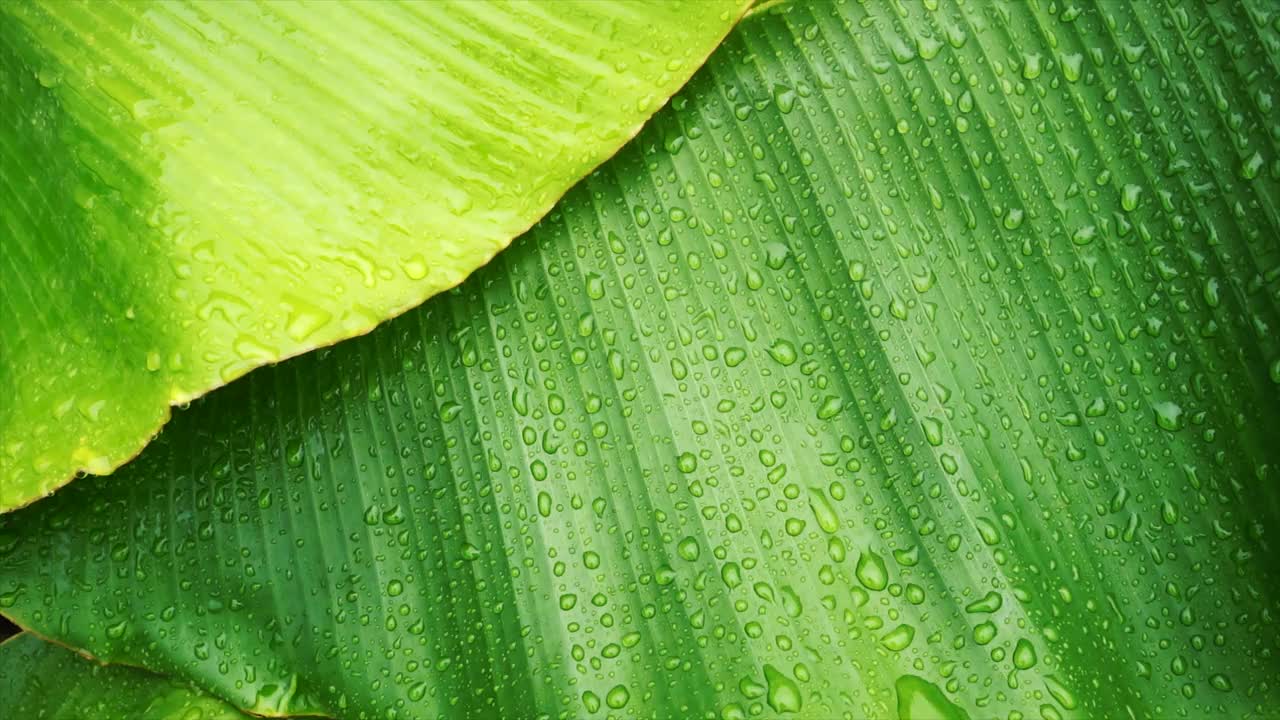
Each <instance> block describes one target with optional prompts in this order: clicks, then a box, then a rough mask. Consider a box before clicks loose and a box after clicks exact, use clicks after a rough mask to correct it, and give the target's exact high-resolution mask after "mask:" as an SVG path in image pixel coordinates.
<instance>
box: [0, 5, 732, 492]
mask: <svg viewBox="0 0 1280 720" xmlns="http://www.w3.org/2000/svg"><path fill="white" fill-rule="evenodd" d="M746 3H747V0H708V1H704V2H697V3H680V2H671V1H669V0H658V1H655V2H641V3H634V2H596V1H594V0H569V1H561V2H556V3H524V2H495V3H488V2H485V3H478V2H465V1H463V0H450V1H447V2H430V3H340V2H304V3H266V2H202V1H199V0H195V1H193V2H175V3H161V2H119V1H117V0H101V1H99V2H71V1H67V2H43V3H33V2H26V1H25V0H16V1H15V2H8V3H5V4H4V5H3V7H0V104H3V105H4V107H5V108H6V110H5V113H4V116H3V119H0V183H3V185H4V187H5V188H6V194H5V198H6V199H5V202H4V206H3V208H0V237H3V251H4V252H3V255H4V259H3V261H2V262H0V308H2V309H3V313H4V321H3V323H0V343H2V345H3V347H4V353H3V354H2V355H0V379H2V381H3V387H4V388H5V390H6V393H7V394H8V397H7V398H6V401H5V402H4V403H3V404H0V512H3V511H5V510H9V509H12V508H14V507H18V506H21V505H24V504H26V503H29V502H31V501H32V500H35V499H37V498H39V497H41V496H44V495H47V494H48V493H50V492H52V491H53V490H55V489H56V488H58V487H60V486H62V485H63V484H65V483H66V482H68V481H69V480H70V479H71V478H72V476H73V475H74V474H75V473H76V472H78V471H82V472H88V473H94V474H105V473H108V472H110V471H111V470H112V469H114V468H115V467H117V466H119V465H120V464H122V463H123V462H124V461H126V460H128V459H129V458H131V457H132V456H134V455H135V454H137V452H138V451H139V450H140V449H141V448H142V447H143V445H145V444H146V442H147V440H148V439H150V437H151V436H152V435H153V434H155V432H156V431H157V430H158V429H159V427H160V426H161V425H162V424H163V423H164V422H165V420H166V419H167V418H168V416H169V406H170V405H176V404H181V403H185V402H187V401H190V400H191V399H192V398H194V397H196V396H199V395H200V394H202V393H204V392H207V391H208V390H210V389H211V388H214V387H217V386H219V385H221V384H223V383H226V382H229V381H231V380H233V379H235V378H236V377H239V376H240V375H243V374H244V373H245V372H247V371H249V370H251V369H253V368H255V367H258V366H260V365H264V364H267V363H271V362H275V361H277V360H280V359H282V358H286V357H290V356H293V355H297V354H299V353H302V352H305V351H306V350H308V349H311V348H314V347H317V346H321V345H328V344H331V343H333V342H336V341H338V340H341V339H343V338H347V337H351V336H352V335H358V334H362V333H364V332H367V331H368V330H369V329H370V328H371V327H373V326H374V325H375V324H376V323H378V322H380V321H381V320H383V319H385V318H387V317H389V316H391V315H395V314H399V313H400V312H403V311H404V310H406V309H408V308H410V307H413V306H414V305H417V304H418V303H420V302H421V301H422V300H423V299H425V298H427V297H429V296H431V295H434V294H436V293H438V292H440V291H441V290H444V289H447V288H450V287H453V286H454V285H457V284H458V283H459V282H461V281H462V279H463V278H465V277H466V276H467V275H468V274H469V273H470V272H471V271H473V270H474V269H475V268H477V267H479V266H480V265H482V264H483V263H485V262H486V261H488V259H489V258H490V257H492V256H493V254H494V253H495V252H497V251H498V250H500V249H502V248H503V247H505V246H506V245H507V243H509V242H510V241H511V239H512V238H514V237H516V236H518V235H519V234H521V233H523V232H524V231H525V230H527V229H528V228H529V226H530V225H532V224H533V223H534V222H535V221H536V220H537V219H538V218H539V217H541V216H542V215H543V214H544V213H546V212H547V211H548V210H549V209H550V208H551V207H552V205H553V204H554V203H555V201H556V200H558V199H559V198H560V196H561V195H562V194H563V193H564V192H565V191H566V190H568V189H569V187H571V186H572V185H573V184H574V183H575V182H577V181H578V180H579V179H581V178H582V177H583V176H584V175H585V174H586V173H587V172H588V171H590V170H591V169H592V168H594V167H595V166H596V165H598V164H599V163H600V162H602V161H603V160H605V159H606V158H608V157H609V156H610V155H612V154H613V153H614V152H615V151H617V149H618V148H619V147H621V146H622V145H623V143H624V142H626V141H627V140H628V139H630V138H631V137H632V136H633V135H634V134H635V133H636V131H637V130H639V128H640V125H641V124H642V123H643V121H644V120H645V119H647V118H648V117H649V116H650V115H651V114H652V113H653V112H654V111H655V110H657V109H658V107H660V106H661V105H662V104H663V103H664V102H665V101H666V99H667V98H668V97H670V96H671V94H672V93H674V92H675V91H676V89H677V88H679V87H680V86H681V85H682V84H684V82H685V81H686V80H687V79H688V78H689V76H690V75H691V74H692V73H693V71H694V70H695V69H696V68H697V67H698V65H700V64H701V63H702V62H703V61H704V60H705V59H706V57H707V56H708V55H709V54H710V53H711V51H712V49H713V48H714V47H715V46H716V45H717V44H718V43H719V42H720V40H721V39H722V38H723V37H724V34H725V33H726V32H728V30H729V28H730V27H732V25H733V23H734V22H735V21H736V20H737V19H738V17H739V15H740V14H741V13H742V12H743V10H744V9H745V5H746Z"/></svg>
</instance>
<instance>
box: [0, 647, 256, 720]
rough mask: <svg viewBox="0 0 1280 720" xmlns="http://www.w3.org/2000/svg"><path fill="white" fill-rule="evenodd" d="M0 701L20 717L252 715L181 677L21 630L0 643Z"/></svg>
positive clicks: (219, 718)
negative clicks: (91, 656)
mask: <svg viewBox="0 0 1280 720" xmlns="http://www.w3.org/2000/svg"><path fill="white" fill-rule="evenodd" d="M0 667H3V668H4V669H5V672H4V673H3V674H0V707H2V708H4V713H5V717H12V718H23V719H24V720H83V719H85V718H92V720H249V718H251V717H252V716H250V715H245V714H244V713H241V712H239V711H238V710H236V709H235V708H233V707H231V706H230V705H228V704H226V703H224V702H222V701H221V700H217V699H215V698H211V697H209V696H208V695H205V694H203V693H201V692H199V691H196V690H193V689H191V688H190V687H188V686H186V685H183V684H182V683H179V682H176V681H174V680H170V679H168V678H164V677H161V676H159V675H155V674H153V673H149V672H147V671H145V670H139V669H137V668H131V667H123V666H102V665H97V664H95V663H93V662H91V661H89V660H86V659H85V658H82V657H80V656H78V655H76V654H75V653H74V652H72V651H70V650H68V649H66V648H64V647H60V646H58V645H54V644H53V643H49V642H45V641H44V640H41V639H40V638H38V637H36V636H35V635H32V634H30V633H22V634H20V635H16V636H14V637H12V638H9V639H8V640H6V641H4V642H3V643H0Z"/></svg>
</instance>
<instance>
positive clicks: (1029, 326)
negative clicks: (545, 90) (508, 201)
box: [0, 2, 1280, 720]
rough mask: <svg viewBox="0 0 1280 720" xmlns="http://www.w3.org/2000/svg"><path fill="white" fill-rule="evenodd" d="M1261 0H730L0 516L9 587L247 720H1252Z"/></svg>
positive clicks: (1260, 468)
mask: <svg viewBox="0 0 1280 720" xmlns="http://www.w3.org/2000/svg"><path fill="white" fill-rule="evenodd" d="M1277 17H1278V16H1277V15H1275V11H1274V9H1271V8H1269V6H1266V5H1265V4H1261V3H1255V4H1251V5H1239V4H1226V3H1223V4H1218V5H1213V6H1208V7H1202V6H1200V5H1199V4H1183V5H1171V6H1165V5H1156V4H1150V3H1134V4H1121V3H1110V2H1109V3H1099V4H1096V5H1095V4H1093V3H1083V4H1066V5H1059V4H1043V3H1042V4H1036V5H1033V4H1026V5H1008V6H1003V5H1000V6H997V5H989V4H982V3H978V4H975V3H969V4H966V5H964V6H961V7H956V6H951V5H947V6H946V7H943V8H940V9H938V10H928V9H923V8H920V7H917V6H911V7H906V6H899V5H893V4H885V5H880V4H875V3H871V4H862V3H843V4H831V5H826V4H813V5H804V4H796V5H794V6H789V7H787V8H784V9H780V10H775V11H773V12H771V13H766V14H762V15H760V16H757V17H754V18H753V19H751V20H749V21H747V22H746V23H744V24H743V26H742V27H740V28H739V29H738V30H737V31H735V33H734V34H733V36H732V37H731V39H730V41H729V42H728V43H727V44H726V46H725V47H724V48H722V49H721V50H720V51H719V52H718V53H717V55H716V56H715V57H714V58H713V60H712V61H711V62H710V63H709V64H708V65H707V66H706V67H705V68H704V70H703V71H702V72H700V73H699V75H698V76H697V77H696V78H695V79H694V81H693V82H692V84H691V85H690V87H688V88H687V89H686V90H685V91H684V92H682V94H681V95H680V96H678V97H677V99H676V100H675V101H674V102H673V105H672V107H671V108H669V109H668V110H666V111H664V112H662V113H660V114H659V115H658V116H657V117H656V118H655V119H654V121H653V122H652V123H651V124H650V125H649V126H647V127H646V129H645V130H644V131H643V132H642V134H641V135H640V136H639V137H638V138H637V139H636V140H635V141H634V142H633V143H632V144H631V145H629V146H628V147H627V148H626V149H625V150H624V151H623V152H622V153H621V154H620V155H619V156H618V157H616V158H614V160H612V161H611V162H610V163H608V164H607V165H606V166H605V167H604V169H602V170H601V171H599V172H597V173H595V174H593V175H592V176H591V177H590V178H589V179H588V180H587V181H585V182H584V183H583V184H582V185H581V186H579V187H578V188H577V189H575V190H574V191H573V192H571V193H570V194H569V195H568V196H567V197H566V198H565V199H564V200H563V202H562V203H561V205H560V206H559V207H558V209H557V210H555V211H554V212H553V213H552V214H551V215H549V216H548V217H547V218H546V219H545V220H544V221H543V222H542V223H541V224H540V225H539V226H537V227H536V228H535V229H534V230H533V231H532V232H531V233H529V234H528V235H527V236H526V237H525V238H523V239H522V240H521V241H520V242H518V243H517V244H516V246H515V247H513V248H512V250H511V251H509V252H507V253H504V254H503V256H502V257H500V258H499V259H498V260H497V261H495V262H494V263H492V264H490V265H489V266H488V267H486V268H484V269H483V270H482V271H481V272H480V273H478V274H477V276H476V277H474V278H472V279H471V280H470V281H469V282H467V283H466V284H464V285H463V286H462V287H461V288H460V289H459V290H457V291H455V292H451V293H448V294H445V295H443V296H441V297H439V298H437V299H435V300H433V301H431V302H430V303H428V304H426V305H424V306H423V307H422V308H420V309H418V310H416V311H414V312H412V313H410V314H407V315H406V316H404V317H402V318H400V319H398V320H396V321H394V322H392V323H389V324H388V325H386V326H384V327H382V328H379V329H378V330H377V331H376V332H374V333H372V334H371V335H370V336H368V337H365V338H361V339H359V340H355V341H352V342H349V343H344V344H342V345H340V346H337V347H335V348H332V349H327V350H322V351H320V352H318V353H315V354H312V355H308V356H306V357H304V358H300V359H297V360H294V361H291V362H288V363H285V364H282V365H280V366H278V367H274V368H269V369H262V370H259V371H258V372H255V373H254V374H252V375H251V376H250V377H249V378H248V379H247V380H246V381H243V382H240V383H237V384H235V385H233V386H231V387H229V388H226V389H224V390H221V391H219V392H218V393H215V394H214V395H212V396H210V397H209V398H207V399H205V400H203V401H201V402H200V403H198V404H197V406H196V407H194V408H193V409H192V410H191V411H190V412H187V413H184V414H182V415H181V416H180V417H179V418H178V419H177V420H176V421H175V422H174V423H173V425H172V426H171V428H170V429H169V430H167V431H166V432H165V434H164V435H163V436H162V438H161V439H160V440H158V441H157V442H156V443H155V444H154V446H153V447H151V448H149V449H148V450H147V451H146V452H145V453H143V455H142V457H140V458H139V460H138V461H137V462H136V463H134V464H131V465H130V466H129V467H128V468H126V469H125V470H124V471H123V474H124V475H125V477H123V478H120V479H118V480H101V481H99V480H92V481H85V482H81V483H78V484H77V486H76V487H73V488H71V489H69V490H68V491H67V492H64V493H60V494H59V495H58V496H56V497H54V498H52V499H50V500H48V501H45V502H42V503H40V504H38V505H36V506H34V507H32V508H29V509H27V510H24V511H22V512H19V513H16V514H13V515H10V516H6V517H5V518H4V519H3V520H0V609H3V611H4V612H5V613H7V614H11V615H12V616H13V617H15V618H16V619H18V620H19V621H20V622H21V623H22V624H23V625H25V626H27V627H32V628H35V629H38V630H39V631H41V632H44V633H48V634H50V635H54V636H56V637H58V638H61V639H63V640H65V641H67V642H70V643H72V644H74V645H77V646H81V647H86V648H89V649H90V650H91V651H92V652H94V653H95V654H96V655H98V656H101V657H103V658H106V659H112V660H119V661H125V662H132V663H138V664H141V665H144V666H146V667H148V668H152V669H155V670H158V671H163V672H166V673H172V674H174V675H175V676H178V677H182V678H187V679H190V680H192V681H193V682H195V683H197V684H199V685H200V686H202V687H204V688H207V689H208V690H210V691H211V692H213V693H215V694H217V695H219V696H221V697H225V698H227V699H229V700H231V701H232V702H234V703H236V704H237V705H239V706H241V707H246V708H249V709H252V710H254V711H264V710H269V711H272V712H304V711H310V712H323V713H326V714H331V715H334V716H338V717H386V716H390V715H394V716H396V717H401V718H425V717H451V718H457V717H529V716H545V717H558V716H569V717H607V716H616V717H624V716H625V717H649V716H656V717H671V718H676V717H679V718H688V717H721V718H726V719H732V718H743V717H751V716H757V715H759V716H775V715H787V714H795V715H796V716H800V717H811V718H832V717H852V718H880V717H893V716H895V715H897V716H899V717H901V718H922V717H948V718H958V717H963V716H964V715H967V716H968V717H972V718H992V717H998V718H1018V717H1021V718H1031V717H1040V718H1046V719H1049V720H1053V719H1055V718H1071V717H1098V718H1104V717H1105V718H1111V717H1133V718H1170V717H1187V718H1192V717H1194V718H1206V717H1223V718H1248V717H1258V718H1260V717H1266V716H1268V715H1269V714H1271V713H1272V711H1273V708H1274V707H1275V706H1276V704H1277V703H1278V702H1280V697H1277V689H1278V688H1280V682H1278V681H1280V663H1278V662H1277V659H1276V652H1277V650H1280V632H1278V631H1277V627H1276V614H1277V611H1278V610H1280V608H1278V607H1277V602H1278V601H1277V598H1278V597H1280V583H1278V582H1277V577H1276V567H1275V564H1274V563H1273V562H1271V560H1270V557H1271V555H1272V553H1273V552H1274V549H1273V548H1272V546H1271V544H1272V542H1273V541H1272V540H1271V538H1270V536H1269V533H1270V531H1271V529H1272V528H1274V527H1275V524H1276V521H1277V517H1278V516H1280V501H1278V500H1277V498H1278V495H1277V493H1276V491H1275V489H1274V480H1275V472H1276V467H1277V463H1278V462H1280V450H1278V449H1277V446H1276V444H1275V443H1274V442H1273V441H1272V440H1271V438H1270V437H1269V435H1270V431H1271V429H1272V428H1275V427H1277V426H1280V392H1278V391H1277V383H1278V382H1280V370H1277V368H1280V365H1277V358H1280V340H1277V338H1276V334H1275V332H1274V330H1273V329H1274V327H1275V325H1276V323H1277V320H1278V319H1280V318H1278V313H1277V307H1280V296H1278V292H1277V275H1278V273H1277V270H1276V268H1277V267H1280V240H1278V238H1280V222H1278V219H1277V215H1276V199H1277V197H1280V192H1277V190H1278V188H1280V172H1278V170H1277V165H1276V143H1277V138H1278V137H1280V133H1278V132H1277V128H1276V125H1275V123H1274V120H1273V118H1272V115H1271V114H1270V113H1269V110H1270V107H1271V103H1272V102H1273V98H1274V96H1275V95H1276V93H1278V92H1280V82H1278V81H1277V73H1276V62H1277V58H1278V57H1280V52H1277V48H1278V47H1280V45H1278V44H1277V35H1276V32H1277V31H1276V24H1275V23H1276V21H1277Z"/></svg>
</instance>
